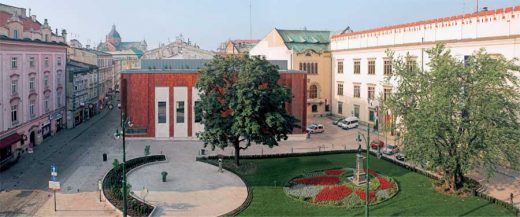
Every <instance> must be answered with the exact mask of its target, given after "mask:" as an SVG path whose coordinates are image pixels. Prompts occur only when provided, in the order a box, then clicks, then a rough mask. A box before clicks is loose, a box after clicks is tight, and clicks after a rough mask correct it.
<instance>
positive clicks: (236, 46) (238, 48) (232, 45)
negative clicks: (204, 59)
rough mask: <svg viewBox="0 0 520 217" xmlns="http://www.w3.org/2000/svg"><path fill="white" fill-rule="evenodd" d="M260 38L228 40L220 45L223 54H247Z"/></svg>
mask: <svg viewBox="0 0 520 217" xmlns="http://www.w3.org/2000/svg"><path fill="white" fill-rule="evenodd" d="M258 42H260V40H228V41H227V42H224V43H223V44H222V46H221V49H220V51H221V53H223V54H247V53H249V51H250V50H251V49H252V48H253V47H255V46H256V44H258Z"/></svg>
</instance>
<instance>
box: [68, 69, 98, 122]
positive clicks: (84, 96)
mask: <svg viewBox="0 0 520 217" xmlns="http://www.w3.org/2000/svg"><path fill="white" fill-rule="evenodd" d="M66 69H67V128H73V127H76V126H77V125H79V124H81V123H83V122H84V121H86V120H88V119H90V118H91V117H92V116H94V115H95V114H97V113H98V112H99V108H100V105H99V98H100V82H99V68H98V66H96V65H93V64H89V63H85V62H79V61H76V60H73V59H71V60H69V61H68V62H67V68H66Z"/></svg>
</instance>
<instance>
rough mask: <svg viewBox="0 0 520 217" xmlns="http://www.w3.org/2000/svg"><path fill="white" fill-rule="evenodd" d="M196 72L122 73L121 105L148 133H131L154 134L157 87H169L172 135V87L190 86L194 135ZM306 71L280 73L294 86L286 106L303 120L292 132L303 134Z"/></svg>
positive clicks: (282, 79)
mask: <svg viewBox="0 0 520 217" xmlns="http://www.w3.org/2000/svg"><path fill="white" fill-rule="evenodd" d="M197 75H198V73H196V72H171V73H164V72H161V73H149V72H143V73H123V74H122V79H126V85H125V82H121V83H122V87H121V93H122V102H121V103H122V105H123V107H124V106H125V104H126V113H127V115H128V116H129V117H131V119H132V121H133V123H134V127H145V128H147V129H148V130H147V133H146V134H143V135H129V137H131V136H135V137H155V87H159V86H163V87H164V86H168V87H170V88H169V90H170V91H169V92H170V93H169V95H170V99H169V101H170V106H169V110H168V113H169V118H170V120H169V123H170V133H169V134H170V137H173V135H174V134H173V132H174V130H175V129H174V120H173V117H174V116H173V115H174V104H173V103H174V102H175V99H174V93H173V87H176V86H177V87H180V86H182V87H187V89H188V90H187V91H188V93H187V99H188V101H187V102H186V103H187V110H188V116H187V118H186V120H187V126H188V136H190V137H192V136H194V135H192V134H193V133H192V119H193V118H192V115H193V114H192V109H193V108H192V106H193V102H192V95H193V93H192V87H194V86H195V83H196V82H197ZM306 81H307V74H305V73H290V72H287V73H281V74H280V84H282V85H284V86H287V87H289V88H291V92H292V94H293V99H292V102H291V103H288V104H287V105H286V109H287V110H288V112H289V113H291V114H292V115H294V116H295V117H296V118H297V119H298V120H300V122H299V123H298V124H299V125H301V126H302V128H296V129H295V130H294V131H293V133H304V130H305V126H306V125H307V115H306V114H307V91H306V90H307V87H306V85H307V82H306Z"/></svg>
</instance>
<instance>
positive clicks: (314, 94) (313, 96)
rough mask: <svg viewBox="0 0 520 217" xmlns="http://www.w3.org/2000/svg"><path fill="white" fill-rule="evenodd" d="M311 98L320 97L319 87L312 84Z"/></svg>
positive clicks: (310, 89)
mask: <svg viewBox="0 0 520 217" xmlns="http://www.w3.org/2000/svg"><path fill="white" fill-rule="evenodd" d="M309 98H311V99H316V98H318V87H317V86H316V85H314V84H313V85H311V87H309Z"/></svg>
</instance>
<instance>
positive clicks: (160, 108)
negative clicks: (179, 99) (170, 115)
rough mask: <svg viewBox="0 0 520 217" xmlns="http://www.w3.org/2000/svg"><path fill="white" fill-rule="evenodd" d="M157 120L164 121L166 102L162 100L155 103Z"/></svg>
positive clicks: (161, 122) (160, 122)
mask: <svg viewBox="0 0 520 217" xmlns="http://www.w3.org/2000/svg"><path fill="white" fill-rule="evenodd" d="M157 122H158V123H159V124H165V123H166V102H164V101H161V102H158V103H157Z"/></svg>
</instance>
